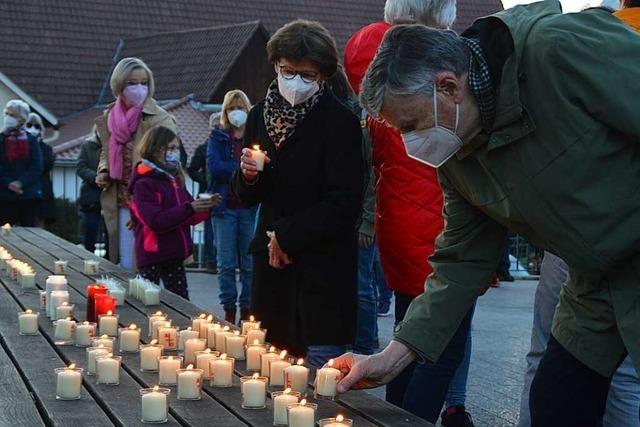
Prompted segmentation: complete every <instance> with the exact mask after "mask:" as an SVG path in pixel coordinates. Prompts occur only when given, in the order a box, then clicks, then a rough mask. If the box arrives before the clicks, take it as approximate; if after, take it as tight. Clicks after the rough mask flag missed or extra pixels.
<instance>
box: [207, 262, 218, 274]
mask: <svg viewBox="0 0 640 427" xmlns="http://www.w3.org/2000/svg"><path fill="white" fill-rule="evenodd" d="M207 273H209V274H218V266H217V265H216V264H215V263H214V262H210V263H207Z"/></svg>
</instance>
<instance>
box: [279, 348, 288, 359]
mask: <svg viewBox="0 0 640 427" xmlns="http://www.w3.org/2000/svg"><path fill="white" fill-rule="evenodd" d="M285 357H287V350H282V351H281V352H280V359H284V358H285Z"/></svg>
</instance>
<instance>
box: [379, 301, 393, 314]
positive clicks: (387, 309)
mask: <svg viewBox="0 0 640 427" xmlns="http://www.w3.org/2000/svg"><path fill="white" fill-rule="evenodd" d="M390 314H391V305H390V304H389V303H388V302H381V303H379V304H378V317H387V316H389V315H390Z"/></svg>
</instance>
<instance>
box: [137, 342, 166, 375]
mask: <svg viewBox="0 0 640 427" xmlns="http://www.w3.org/2000/svg"><path fill="white" fill-rule="evenodd" d="M161 356H162V346H161V345H160V344H158V343H157V341H156V340H153V341H151V342H150V343H149V344H141V345H140V370H141V371H142V372H158V370H159V369H160V365H159V360H160V357H161Z"/></svg>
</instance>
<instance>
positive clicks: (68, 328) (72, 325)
mask: <svg viewBox="0 0 640 427" xmlns="http://www.w3.org/2000/svg"><path fill="white" fill-rule="evenodd" d="M75 330H76V321H75V320H71V319H70V318H66V319H58V320H56V331H55V339H56V341H58V342H59V343H60V344H62V343H70V342H72V341H73V333H74V332H75ZM58 342H57V343H58Z"/></svg>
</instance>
